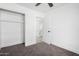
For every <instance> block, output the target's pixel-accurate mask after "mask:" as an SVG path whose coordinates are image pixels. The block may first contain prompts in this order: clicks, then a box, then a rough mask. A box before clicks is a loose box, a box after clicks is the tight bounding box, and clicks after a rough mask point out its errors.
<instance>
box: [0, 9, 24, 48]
mask: <svg viewBox="0 0 79 59" xmlns="http://www.w3.org/2000/svg"><path fill="white" fill-rule="evenodd" d="M24 17H25V16H24V14H21V13H18V12H14V11H9V10H5V9H1V10H0V47H1V48H3V47H8V46H12V45H16V44H21V43H25V23H24V20H25V19H24Z"/></svg>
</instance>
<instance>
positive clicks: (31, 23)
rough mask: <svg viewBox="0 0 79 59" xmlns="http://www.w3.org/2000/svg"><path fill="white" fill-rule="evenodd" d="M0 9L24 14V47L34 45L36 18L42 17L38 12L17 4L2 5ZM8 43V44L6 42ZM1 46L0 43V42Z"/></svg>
mask: <svg viewBox="0 0 79 59" xmlns="http://www.w3.org/2000/svg"><path fill="white" fill-rule="evenodd" d="M0 8H3V9H7V10H11V11H15V12H20V13H23V14H25V45H26V46H28V45H32V44H35V43H36V23H35V22H36V17H37V16H38V17H43V16H44V15H43V14H42V13H40V12H36V11H34V10H31V9H28V8H25V7H22V6H19V5H18V4H14V3H13V4H12V3H11V4H10V3H2V4H0ZM7 43H8V42H7ZM0 44H1V41H0Z"/></svg>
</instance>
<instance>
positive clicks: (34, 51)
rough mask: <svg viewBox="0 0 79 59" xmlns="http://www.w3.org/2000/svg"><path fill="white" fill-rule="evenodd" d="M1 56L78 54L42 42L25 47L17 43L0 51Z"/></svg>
mask: <svg viewBox="0 0 79 59" xmlns="http://www.w3.org/2000/svg"><path fill="white" fill-rule="evenodd" d="M0 55H1V56H79V55H78V54H76V53H73V52H70V51H68V50H65V49H62V48H59V47H57V46H55V45H48V44H46V43H44V42H42V43H38V44H35V45H31V46H28V47H25V46H24V44H18V45H14V46H10V47H6V48H2V50H1V51H0Z"/></svg>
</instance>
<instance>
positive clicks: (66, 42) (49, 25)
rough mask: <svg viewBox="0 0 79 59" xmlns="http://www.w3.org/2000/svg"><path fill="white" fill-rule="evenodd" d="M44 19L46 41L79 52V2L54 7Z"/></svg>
mask: <svg viewBox="0 0 79 59" xmlns="http://www.w3.org/2000/svg"><path fill="white" fill-rule="evenodd" d="M44 20H45V22H44V41H45V42H46V43H48V44H54V45H57V46H59V47H61V48H64V49H67V50H70V51H72V52H75V53H78V54H79V4H77V3H76V4H75V3H74V4H73V3H71V4H66V5H64V6H61V7H59V8H56V9H53V10H51V11H50V12H48V13H47V15H46V16H45V18H44ZM48 31H50V32H48Z"/></svg>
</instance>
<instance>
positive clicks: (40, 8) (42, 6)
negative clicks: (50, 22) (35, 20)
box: [18, 3, 66, 13]
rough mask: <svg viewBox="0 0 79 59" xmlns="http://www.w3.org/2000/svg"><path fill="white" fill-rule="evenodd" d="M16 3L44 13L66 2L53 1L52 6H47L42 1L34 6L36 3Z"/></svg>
mask: <svg viewBox="0 0 79 59" xmlns="http://www.w3.org/2000/svg"><path fill="white" fill-rule="evenodd" d="M18 4H19V5H21V6H24V7H27V8H30V9H33V10H36V11H39V12H43V13H46V12H49V11H51V10H53V9H55V8H58V7H61V6H63V5H65V4H66V3H53V5H54V6H53V7H49V5H48V4H47V3H42V4H40V5H39V6H35V5H36V3H18Z"/></svg>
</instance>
